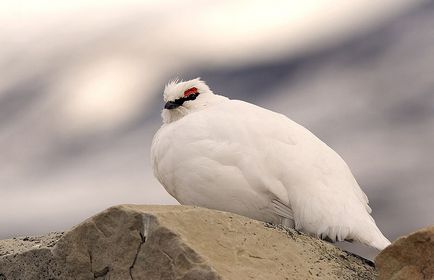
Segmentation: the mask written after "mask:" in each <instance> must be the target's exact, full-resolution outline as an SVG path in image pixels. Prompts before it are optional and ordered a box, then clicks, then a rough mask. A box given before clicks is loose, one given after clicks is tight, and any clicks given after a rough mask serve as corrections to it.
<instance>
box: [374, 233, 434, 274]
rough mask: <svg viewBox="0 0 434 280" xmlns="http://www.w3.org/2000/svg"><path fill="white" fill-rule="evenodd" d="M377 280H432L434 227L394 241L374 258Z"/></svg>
mask: <svg viewBox="0 0 434 280" xmlns="http://www.w3.org/2000/svg"><path fill="white" fill-rule="evenodd" d="M375 263H376V265H377V269H378V272H379V277H378V279H380V280H382V279H384V280H386V279H388V280H389V279H393V280H406V279H412V280H419V279H420V280H423V279H429V280H431V279H434V226H432V227H429V228H425V229H422V230H419V231H417V232H415V233H412V234H410V235H408V236H404V237H401V238H399V239H398V240H396V241H395V242H393V243H392V245H390V246H389V247H387V248H386V249H384V250H383V251H381V253H380V254H379V255H378V256H377V257H376V258H375Z"/></svg>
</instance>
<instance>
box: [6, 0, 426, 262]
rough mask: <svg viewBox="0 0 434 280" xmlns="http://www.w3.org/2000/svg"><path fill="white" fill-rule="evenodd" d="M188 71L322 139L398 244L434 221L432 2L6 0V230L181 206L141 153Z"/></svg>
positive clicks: (20, 231)
mask: <svg viewBox="0 0 434 280" xmlns="http://www.w3.org/2000/svg"><path fill="white" fill-rule="evenodd" d="M197 76H200V77H202V78H203V79H204V80H205V81H207V83H208V85H209V86H210V87H211V88H212V89H213V90H214V92H215V93H219V94H223V95H226V96H228V97H230V98H233V99H243V100H246V101H249V102H252V103H255V104H258V105H260V106H263V107H266V108H269V109H272V110H274V111H278V112H281V113H283V114H285V115H287V116H289V117H290V118H292V119H293V120H295V121H297V122H299V123H301V124H302V125H304V126H306V127H307V128H309V129H310V130H311V131H312V132H314V133H315V134H316V135H318V136H319V137H320V138H321V139H322V140H323V141H325V142H326V143H328V144H329V145H330V146H331V147H332V148H333V149H335V150H336V151H337V152H338V153H339V154H341V155H342V157H343V158H344V159H345V160H346V161H347V163H348V164H349V166H350V167H351V168H352V171H353V173H354V174H355V176H356V178H357V179H358V181H359V183H360V185H361V186H362V188H363V189H364V190H365V192H366V193H367V195H368V196H369V198H370V201H371V202H370V204H371V207H372V208H373V210H374V212H373V216H374V218H375V219H376V221H377V224H378V225H379V227H380V228H381V229H382V231H383V232H384V233H385V235H386V236H387V237H389V238H390V239H391V240H394V239H395V238H397V237H398V236H401V235H404V234H407V233H409V232H411V231H414V230H416V229H418V228H421V227H425V226H428V225H432V224H434V215H433V214H434V3H433V1H418V0H383V1H367V0H353V1H346V0H305V1H295V0H294V1H156V0H155V1H134V0H124V1H121V0H119V1H117V0H106V1H84V0H78V1H77V0H76V1H48V0H46V1H44V0H39V1H16V0H14V1H8V0H3V1H1V2H0V238H8V237H12V236H17V235H33V234H43V233H46V232H49V231H61V230H65V229H68V228H69V227H71V226H73V225H75V224H76V223H78V222H80V221H81V220H83V219H84V218H86V217H88V216H90V215H92V214H95V213H96V212H98V211H100V210H103V209H105V208H107V207H109V206H112V205H115V204H121V203H139V204H175V203H177V202H176V201H175V200H174V199H173V198H171V197H170V196H169V195H168V194H167V193H166V191H165V190H164V189H163V187H162V186H161V185H160V184H159V183H158V182H157V181H156V180H155V179H154V178H153V175H152V170H151V166H150V160H149V149H150V144H151V140H152V137H153V135H154V133H155V132H156V130H157V129H158V128H159V127H160V124H161V120H160V111H161V109H162V107H163V102H162V91H163V88H164V85H165V83H166V82H167V81H168V80H169V79H172V78H175V77H180V78H182V79H190V78H195V77H197ZM341 246H343V247H345V248H346V249H349V250H351V251H353V252H356V253H359V254H362V255H363V256H365V257H369V258H371V257H372V256H373V255H374V254H375V253H376V252H375V251H373V250H370V249H369V248H366V247H364V246H358V245H348V244H346V245H341Z"/></svg>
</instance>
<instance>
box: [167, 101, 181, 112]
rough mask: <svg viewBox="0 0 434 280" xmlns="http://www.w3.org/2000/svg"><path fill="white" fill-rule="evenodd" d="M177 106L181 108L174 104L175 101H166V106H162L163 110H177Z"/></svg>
mask: <svg viewBox="0 0 434 280" xmlns="http://www.w3.org/2000/svg"><path fill="white" fill-rule="evenodd" d="M179 106H181V104H179V103H177V102H175V101H167V102H166V104H165V105H164V109H169V110H171V109H175V108H178V107H179Z"/></svg>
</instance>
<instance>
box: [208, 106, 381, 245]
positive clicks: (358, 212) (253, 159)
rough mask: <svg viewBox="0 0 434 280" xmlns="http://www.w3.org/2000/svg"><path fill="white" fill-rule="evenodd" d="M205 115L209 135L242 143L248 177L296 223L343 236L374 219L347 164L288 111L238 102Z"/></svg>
mask: <svg viewBox="0 0 434 280" xmlns="http://www.w3.org/2000/svg"><path fill="white" fill-rule="evenodd" d="M210 109H211V108H210ZM205 115H206V116H205ZM203 117H204V120H205V121H206V119H207V118H210V119H208V120H207V121H206V123H207V124H208V125H210V126H211V127H209V126H208V130H211V131H212V132H211V133H212V135H209V137H210V138H212V139H215V140H216V141H220V142H225V141H228V142H230V143H240V146H242V147H243V154H244V155H245V156H247V157H248V158H249V161H247V162H244V165H241V171H242V172H243V174H244V176H246V177H247V178H251V179H250V180H249V181H252V182H253V181H255V182H257V183H258V184H259V185H257V186H256V188H258V189H261V188H262V189H264V188H265V189H266V191H269V192H271V193H273V194H275V195H276V197H277V198H278V199H279V201H281V202H282V204H284V205H287V206H288V207H289V208H290V209H291V210H292V212H293V213H292V216H293V218H294V220H295V224H296V227H298V228H300V229H304V230H306V231H308V232H311V233H314V234H317V235H328V236H329V237H330V238H331V239H332V240H336V239H338V240H343V239H344V238H345V237H347V236H348V235H351V231H353V230H354V229H355V228H359V227H360V224H366V223H369V224H371V223H373V219H372V218H371V217H370V216H369V212H370V211H371V210H370V208H369V206H368V199H367V196H366V195H365V194H364V193H363V191H362V190H361V188H360V187H359V185H358V183H357V182H356V180H355V179H354V176H353V175H352V173H351V171H350V169H349V167H348V166H347V164H346V163H345V162H344V160H343V159H342V158H341V157H340V156H339V155H338V154H337V153H336V152H335V151H333V150H332V149H331V148H330V147H328V146H327V145H326V144H325V143H323V142H322V141H321V140H320V139H318V138H317V137H316V136H315V135H313V134H312V133H311V132H310V131H309V130H307V129H306V128H304V127H302V126H300V125H298V124H297V123H295V122H293V121H292V120H290V119H288V118H287V117H286V116H284V115H281V114H277V113H274V112H272V111H269V110H266V109H263V108H261V107H258V106H255V105H252V104H249V103H246V102H243V101H235V100H231V101H230V102H227V103H225V104H222V105H220V106H216V107H215V108H213V109H211V110H208V112H207V114H204V116H203ZM279 213H280V214H282V212H280V211H279ZM279 213H278V214H279ZM373 226H374V227H375V228H376V226H375V223H374V224H373ZM362 230H363V229H362ZM369 230H370V229H369Z"/></svg>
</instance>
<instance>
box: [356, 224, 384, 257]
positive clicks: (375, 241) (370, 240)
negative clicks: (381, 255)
mask: <svg viewBox="0 0 434 280" xmlns="http://www.w3.org/2000/svg"><path fill="white" fill-rule="evenodd" d="M359 233H360V234H358V235H357V237H356V238H355V239H356V240H357V241H360V242H362V243H364V244H366V245H369V246H371V247H374V248H376V249H378V250H380V251H381V250H383V249H384V248H386V247H387V246H389V245H390V241H389V240H388V239H387V238H386V237H385V236H384V235H383V234H382V233H381V231H380V229H379V228H378V227H377V225H376V224H375V222H374V221H372V223H370V226H367V225H366V224H365V225H364V228H363V230H361V231H360V232H359Z"/></svg>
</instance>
